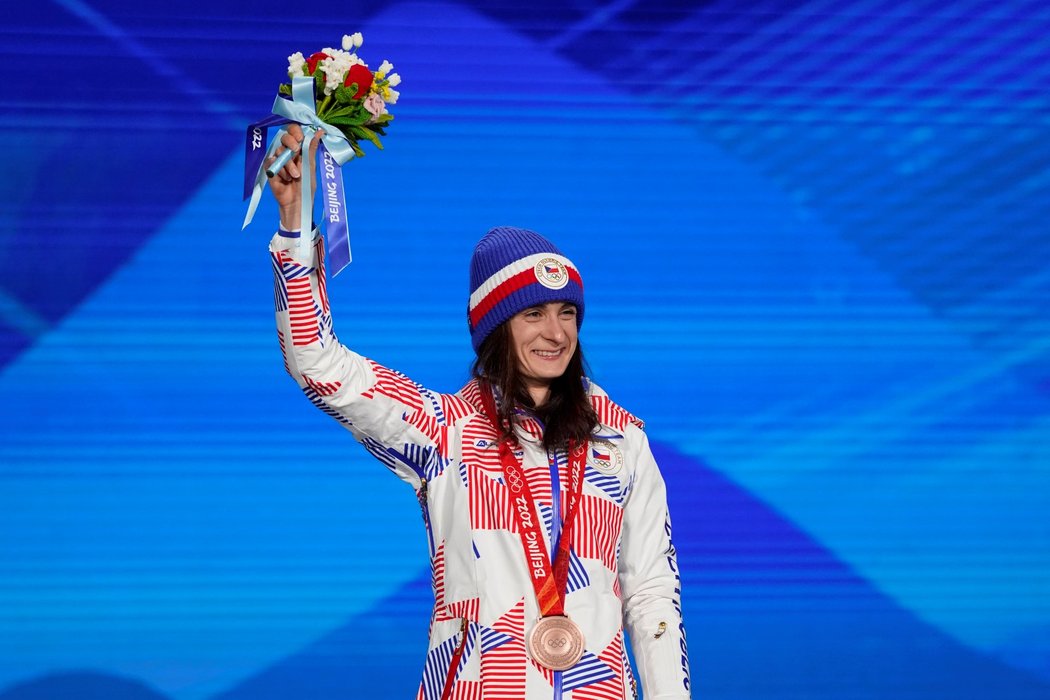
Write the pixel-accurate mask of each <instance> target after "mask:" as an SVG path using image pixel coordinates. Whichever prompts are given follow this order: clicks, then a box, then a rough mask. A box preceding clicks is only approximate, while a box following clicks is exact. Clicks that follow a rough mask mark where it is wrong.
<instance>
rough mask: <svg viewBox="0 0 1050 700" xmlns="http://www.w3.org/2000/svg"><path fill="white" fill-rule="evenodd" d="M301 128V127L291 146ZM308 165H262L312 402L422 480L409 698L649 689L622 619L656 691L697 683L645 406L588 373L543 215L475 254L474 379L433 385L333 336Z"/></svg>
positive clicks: (567, 280) (674, 692)
mask: <svg viewBox="0 0 1050 700" xmlns="http://www.w3.org/2000/svg"><path fill="white" fill-rule="evenodd" d="M301 139H302V132H301V131H300V130H299V128H298V127H297V126H296V125H292V126H291V127H290V128H289V133H288V134H286V135H285V136H284V137H283V141H282V143H283V147H284V148H295V149H298V147H299V145H300V141H301ZM316 145H317V140H316V139H315V140H314V142H313V143H312V144H311V150H314V149H316ZM282 150H283V149H282ZM279 153H280V152H278V154H277V155H279ZM310 162H314V159H313V157H312V156H311V158H310ZM301 168H302V163H301V159H300V158H299V157H296V158H295V159H294V160H292V161H290V162H289V164H288V165H287V166H285V167H284V168H283V169H282V170H281V171H280V172H279V173H278V174H277V175H276V176H275V177H274V178H271V180H270V185H271V188H272V190H273V192H274V196H275V197H276V199H277V202H278V205H279V208H280V212H281V230H280V231H278V234H277V235H275V236H274V238H273V241H272V242H271V245H270V251H271V255H272V257H273V261H274V272H275V294H274V297H275V301H276V306H277V327H278V337H279V339H280V343H281V350H282V352H283V354H284V359H285V366H286V368H287V370H288V372H289V374H291V375H292V377H293V378H295V380H296V381H297V382H298V384H299V386H300V387H301V388H302V389H303V391H304V392H305V393H306V395H307V396H308V397H309V398H310V400H311V401H312V402H313V403H314V404H315V405H316V406H317V407H318V408H320V409H321V410H322V411H324V412H325V413H327V414H329V415H330V416H332V417H333V418H335V419H336V420H338V421H339V422H340V423H342V424H343V425H344V426H346V427H347V428H348V429H349V430H350V431H351V433H353V435H354V437H356V438H357V439H358V440H359V441H360V442H362V443H363V444H364V446H365V447H366V448H367V449H368V450H369V451H370V452H371V453H372V454H373V455H375V456H376V457H377V458H378V459H379V460H380V461H381V462H383V463H384V464H385V465H386V466H387V467H389V468H390V469H391V470H392V471H393V472H394V473H395V474H397V475H398V476H399V477H400V478H401V479H403V480H404V481H406V482H408V483H409V484H411V485H412V487H413V489H415V491H416V494H417V496H418V498H419V502H420V504H421V507H422V509H423V516H424V521H425V523H426V529H427V534H428V538H429V543H430V556H431V566H432V568H433V581H434V599H435V601H434V613H433V616H432V618H431V623H430V643H429V649H428V653H427V658H426V662H425V665H424V671H423V679H422V682H421V684H420V688H419V693H418V696H417V697H419V698H422V699H425V700H446V699H455V698H471V699H480V698H485V699H486V700H489V699H491V698H508V699H513V700H521V699H522V698H529V699H532V698H543V699H544V700H549V699H551V698H554V699H555V700H589V699H597V698H602V699H608V698H628V697H637V691H636V688H635V682H634V679H633V675H632V673H631V670H630V666H629V664H628V662H627V655H626V651H625V648H624V627H626V629H627V632H628V634H629V636H630V639H631V643H632V647H633V650H634V656H635V659H636V662H637V666H638V670H639V674H640V676H641V681H642V687H643V689H644V696H645V698H647V699H648V700H659V699H664V700H666V699H670V698H675V699H679V698H688V697H689V671H688V660H687V654H686V646H685V631H684V627H683V625H682V620H681V609H680V601H679V596H680V593H679V577H678V573H677V564H676V561H675V550H674V545H673V544H672V543H671V529H670V520H669V518H668V516H667V505H666V497H665V490H664V483H663V479H662V478H661V476H660V471H659V469H658V468H657V465H656V462H655V461H654V460H653V456H652V454H651V452H650V450H649V446H648V443H647V441H646V437H645V434H644V433H643V432H642V430H641V423H640V422H639V421H638V420H637V419H635V418H634V417H633V416H632V415H631V414H629V413H627V411H625V410H624V409H622V408H620V407H619V406H617V405H616V404H615V403H613V402H612V401H611V400H610V399H609V397H608V396H607V395H606V394H605V393H604V392H603V391H602V390H601V389H599V388H598V387H597V386H595V385H594V384H593V383H591V382H589V381H588V380H587V379H586V377H585V376H584V374H583V367H584V363H583V353H582V350H581V349H580V346H579V342H578V337H577V333H578V330H579V327H580V324H581V323H582V321H583V312H584V299H583V283H582V280H581V278H580V276H579V273H578V272H577V270H576V269H575V267H574V266H573V265H572V263H571V262H570V261H569V260H568V259H567V258H565V256H563V255H562V254H561V252H560V251H559V250H558V249H557V248H556V247H555V246H554V245H553V244H552V243H551V242H550V241H548V240H546V239H545V238H543V237H542V236H540V235H539V234H537V233H534V232H532V231H527V230H524V229H515V228H507V227H504V228H497V229H493V230H492V231H490V232H489V233H488V234H487V235H486V236H485V237H484V238H482V239H481V241H480V242H479V243H478V245H477V247H476V249H475V250H474V254H473V257H472V259H471V263H470V299H469V303H468V323H469V329H470V333H471V340H472V342H473V345H474V349H475V351H476V352H477V358H476V361H475V364H474V372H473V373H474V378H473V379H472V380H471V381H470V382H469V383H468V384H467V385H466V386H465V387H463V389H461V390H460V391H459V392H458V393H457V394H438V393H434V392H431V391H428V390H427V389H424V388H423V387H420V386H419V385H417V384H415V383H413V382H411V381H410V380H408V379H407V378H406V377H404V376H403V375H401V374H399V373H397V372H394V371H391V370H389V369H387V368H385V367H382V366H381V365H378V364H376V363H375V362H372V361H371V360H368V359H365V358H363V357H361V356H359V355H357V354H355V353H353V352H352V351H350V350H348V349H347V348H345V347H344V346H342V345H340V344H339V342H338V340H337V339H336V337H335V335H334V333H333V331H332V323H331V317H330V315H329V307H328V299H327V297H326V294H325V272H324V255H323V251H324V248H323V243H322V242H321V240H320V238H319V237H318V238H317V240H316V242H315V244H314V245H313V248H312V254H311V257H310V258H309V259H305V260H304V259H299V258H297V257H296V254H297V253H296V251H297V245H296V244H297V241H296V238H297V237H298V235H299V234H298V232H296V231H294V227H296V226H297V225H298V221H299V216H300V206H301V202H300V198H301V197H300V194H301V188H300V184H301V183H300V177H301V174H302V173H301Z"/></svg>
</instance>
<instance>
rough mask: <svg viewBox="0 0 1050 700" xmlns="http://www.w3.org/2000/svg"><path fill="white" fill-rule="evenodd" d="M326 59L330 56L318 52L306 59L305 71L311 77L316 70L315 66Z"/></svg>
mask: <svg viewBox="0 0 1050 700" xmlns="http://www.w3.org/2000/svg"><path fill="white" fill-rule="evenodd" d="M326 58H331V56H329V55H328V54H326V53H325V52H324V51H318V52H317V53H315V54H314V55H313V56H311V57H310V58H308V59H306V70H307V71H309V73H310V75H313V74H314V71H315V70H317V64H318V63H320V62H321V61H323V60H325V59H326Z"/></svg>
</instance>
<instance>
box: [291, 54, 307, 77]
mask: <svg viewBox="0 0 1050 700" xmlns="http://www.w3.org/2000/svg"><path fill="white" fill-rule="evenodd" d="M305 65H306V59H305V58H303V54H302V52H300V51H296V52H295V53H293V54H292V55H291V56H289V57H288V77H289V78H295V77H297V76H301V75H302V74H303V66H305Z"/></svg>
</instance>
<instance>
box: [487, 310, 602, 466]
mask: <svg viewBox="0 0 1050 700" xmlns="http://www.w3.org/2000/svg"><path fill="white" fill-rule="evenodd" d="M586 367H587V362H586V360H584V359H583V348H582V347H581V346H580V344H579V342H577V343H576V351H575V352H573V354H572V357H571V358H570V359H569V365H568V366H567V367H566V368H565V373H564V374H562V375H561V376H560V377H558V378H557V379H554V380H552V381H551V385H550V395H549V397H548V398H547V401H546V403H544V404H543V405H542V406H535V405H534V404H533V402H532V397H531V396H530V395H529V392H528V388H527V387H526V385H525V380H524V379H523V378H522V376H521V373H520V371H519V368H518V358H517V355H516V354H515V353H514V346H513V344H512V343H511V342H510V324H509V322H504V323H501V324H500V325H499V326H498V327H497V328H496V329H495V330H494V331H492V333H491V334H489V336H488V337H487V338H485V340H484V342H482V344H481V347H479V348H478V355H477V357H476V358H474V365H473V367H471V373H472V374H473V375H474V377H475V378H476V379H478V380H479V381H481V382H483V383H484V382H488V383H489V384H492V385H493V386H494V387H495V388H496V389H497V390H498V394H499V399H500V400H499V402H498V404H497V405H496V412H497V413H498V414H499V415H498V416H497V417H498V419H499V423H500V426H501V427H502V430H503V433H504V435H506V436H507V437H513V432H512V430H513V427H512V426H513V417H514V407H515V405H521V406H524V407H525V408H528V409H530V410H532V412H533V413H535V414H536V417H537V418H539V419H540V420H541V421H542V422H543V424H544V430H543V446H544V447H546V448H547V449H549V450H550V449H561V448H565V447H567V446H568V444H569V441H570V440H572V441H573V442H575V443H576V444H578V445H582V444H584V443H585V442H586V441H587V440H589V439H590V437H591V433H592V432H594V429H595V428H596V427H597V426H598V415H597V414H596V413H595V412H594V407H593V406H591V400H590V398H589V397H588V396H587V390H586V388H585V383H584V382H585V378H584V377H585V375H584V372H585V371H586Z"/></svg>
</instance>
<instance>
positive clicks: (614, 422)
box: [459, 378, 645, 442]
mask: <svg viewBox="0 0 1050 700" xmlns="http://www.w3.org/2000/svg"><path fill="white" fill-rule="evenodd" d="M584 383H585V384H586V386H587V396H588V397H589V398H590V400H591V406H592V407H593V408H594V412H595V413H596V414H598V427H597V428H596V429H595V431H594V436H595V437H597V438H603V439H606V440H608V439H619V438H622V437H623V436H624V433H625V432H626V431H627V426H628V425H631V424H634V425H636V426H637V427H639V428H643V429H644V428H645V423H644V422H642V421H641V420H639V419H638V418H637V417H635V416H634V415H632V414H631V413H629V412H627V411H626V410H625V409H624V408H622V407H621V406H620V405H619V404H617V403H615V402H614V401H613V400H612V399H610V398H609V395H608V394H606V393H605V391H604V390H603V389H602V388H601V387H600V386H598V385H597V384H595V383H594V382H592V381H590V380H589V379H586V378H585V379H584ZM481 391H482V389H481V386H480V385H479V383H478V380H477V379H471V380H470V381H469V382H467V384H466V386H464V387H463V388H462V389H460V390H459V395H460V396H461V397H462V398H463V399H464V400H466V401H467V403H469V404H470V405H471V406H473V407H474V409H475V410H476V411H477V412H478V413H481V414H482V415H484V413H485V406H484V403H483V402H482V400H481ZM514 427H515V431H514V432H515V433H516V434H517V435H518V438H519V439H522V440H527V441H528V442H540V441H541V440H542V439H543V425H542V424H541V423H540V421H539V420H538V419H537V418H536V417H535V416H533V415H532V414H531V413H530V412H529V411H527V410H525V409H520V410H519V411H518V412H517V420H516V421H515V425H514Z"/></svg>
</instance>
